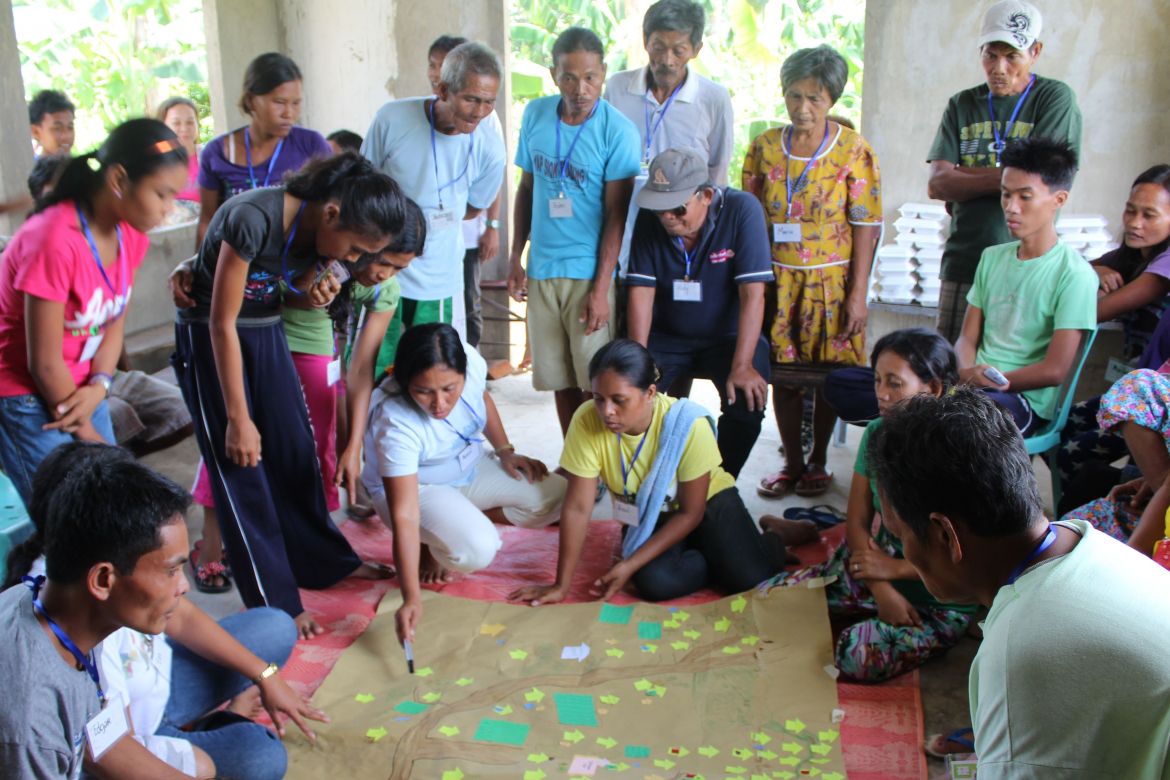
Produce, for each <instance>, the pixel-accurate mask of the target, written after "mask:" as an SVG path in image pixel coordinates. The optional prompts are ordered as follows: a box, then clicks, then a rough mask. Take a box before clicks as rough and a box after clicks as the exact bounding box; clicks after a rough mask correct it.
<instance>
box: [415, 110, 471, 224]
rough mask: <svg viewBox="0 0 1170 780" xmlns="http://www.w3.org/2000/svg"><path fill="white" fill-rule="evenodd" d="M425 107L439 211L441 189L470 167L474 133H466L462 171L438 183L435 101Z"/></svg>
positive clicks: (441, 201)
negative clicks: (437, 190) (448, 179)
mask: <svg viewBox="0 0 1170 780" xmlns="http://www.w3.org/2000/svg"><path fill="white" fill-rule="evenodd" d="M426 107H427V122H428V123H429V124H430V126H431V163H432V164H433V165H434V167H435V186H436V187H438V188H439V210H440V211H441V210H442V209H443V190H445V189H447V188H448V187H450V186H451V185H452V184H454V183H455V182H457V181H459V180H460V179H462V178H463V177H464V176H466V175H467V171H468V169H469V168H471V157H472V155H473V154H474V153H475V134H474V133H468V134H467V162H465V163H463V172H462V173H460V174H459V175H458V176H456V177H455V178H454V179H452V180H451V181H449V182H447V183H446V184H439V149H438V141H437V140H436V135H435V113H434V112H435V101H433V100H432V101H428V102H427V104H426ZM416 116H417V114H416Z"/></svg>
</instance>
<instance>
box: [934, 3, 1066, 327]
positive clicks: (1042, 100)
mask: <svg viewBox="0 0 1170 780" xmlns="http://www.w3.org/2000/svg"><path fill="white" fill-rule="evenodd" d="M1040 31H1041V18H1040V11H1039V10H1037V9H1036V7H1035V6H1033V5H1032V4H1031V3H1027V2H1021V1H1020V0H1002V2H998V3H996V4H995V5H993V6H991V8H989V9H988V11H987V14H986V15H985V16H984V17H983V27H982V30H981V32H980V36H979V51H980V57H981V61H982V65H983V71H984V73H985V74H986V77H987V78H986V82H985V83H983V84H980V85H979V86H976V87H971V88H970V89H965V90H963V91H962V92H959V93H957V94H956V95H954V96H953V97H952V98H951V99H950V102H949V103H948V104H947V108H946V111H945V112H944V113H943V117H942V122H940V123H939V127H938V132H937V134H936V135H935V138H934V143H933V144H932V145H931V147H930V154H929V156H928V157H927V161H928V162H929V163H930V182H929V184H928V192H929V194H930V197H932V198H934V199H936V200H945V201H946V202H947V211H948V212H950V214H951V234H950V236H948V238H947V242H946V249H945V251H944V253H943V262H942V274H941V276H942V290H941V293H940V296H939V312H938V320H937V327H938V330H939V332H941V333H942V334H943V335H944V336H946V338H947V339H948V340H950V341H951V342H952V343H953V342H954V341H955V340H956V339H957V338H958V337H959V330H960V328H961V326H962V323H963V312H964V310H965V309H966V297H967V290H968V289H969V288H970V285H971V283H972V281H973V280H974V278H975V267H976V265H978V263H979V256H980V254H981V253H982V252H983V250H984V249H986V248H987V247H989V246H994V245H996V244H1002V243H1005V242H1007V241H1009V240H1011V239H1010V236H1009V234H1008V230H1007V226H1006V225H1005V224H1004V218H1003V211H1002V210H1001V209H1000V205H999V185H1000V170H999V165H1000V155H1001V154H1002V153H1003V150H1004V149H1005V148H1006V147H1009V146H1011V145H1012V144H1013V143H1015V142H1016V141H1017V140H1018V139H1021V138H1027V137H1029V136H1043V137H1046V138H1052V139H1058V140H1063V141H1068V142H1069V143H1070V144H1071V145H1072V146H1073V148H1074V149H1075V150H1076V151H1077V152H1078V153H1079V151H1080V142H1081V112H1080V109H1079V108H1077V102H1076V96H1075V95H1074V94H1073V92H1072V90H1071V89H1069V87H1068V85H1066V84H1064V83H1063V82H1060V81H1056V80H1054V79H1049V78H1044V77H1043V76H1037V75H1035V74H1033V73H1032V68H1033V66H1034V65H1035V63H1036V60H1037V58H1039V56H1040V51H1041V49H1042V48H1043V44H1042V43H1041V42H1040V40H1039V39H1040Z"/></svg>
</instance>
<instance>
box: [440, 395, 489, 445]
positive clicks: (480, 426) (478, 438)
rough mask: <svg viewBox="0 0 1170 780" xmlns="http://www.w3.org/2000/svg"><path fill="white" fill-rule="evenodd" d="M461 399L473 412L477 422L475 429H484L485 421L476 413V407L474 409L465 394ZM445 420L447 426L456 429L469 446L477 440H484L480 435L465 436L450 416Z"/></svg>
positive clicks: (472, 416) (472, 414)
mask: <svg viewBox="0 0 1170 780" xmlns="http://www.w3.org/2000/svg"><path fill="white" fill-rule="evenodd" d="M459 401H460V402H461V403H462V404H463V405H464V406H466V407H467V411H468V412H469V413H470V414H471V419H472V420H473V421H474V422H475V429H476V430H477V431H479V430H483V423H482V422H481V421H480V419H479V415H478V414H476V413H475V409H473V408H472V407H471V404H469V403H468V402H467V399H466V398H464V397H463V396H459ZM443 422H445V423H447V427H449V428H450V429H451V430H453V431H455V435H456V436H458V437H459V438H460V439H463V443H464V444H466V445H468V446H471V445H472V444H474V443H475V442H482V441H483V438H482V437H479V436H475V437H472V438H468V437H466V436H464V435H463V434H462V433H460V432H459V429H458V428H456V427H455V424H454V423H452V422H451V418H450V417H444V418H443Z"/></svg>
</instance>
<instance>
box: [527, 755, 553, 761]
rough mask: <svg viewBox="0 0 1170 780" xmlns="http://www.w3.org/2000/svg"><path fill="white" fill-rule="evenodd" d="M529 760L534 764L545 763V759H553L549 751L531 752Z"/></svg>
mask: <svg viewBox="0 0 1170 780" xmlns="http://www.w3.org/2000/svg"><path fill="white" fill-rule="evenodd" d="M528 760H529V761H530V762H532V763H533V764H543V763H544V762H545V761H551V760H552V759H550V758H549V756H548V754H547V753H529V754H528Z"/></svg>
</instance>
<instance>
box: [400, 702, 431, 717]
mask: <svg viewBox="0 0 1170 780" xmlns="http://www.w3.org/2000/svg"><path fill="white" fill-rule="evenodd" d="M426 709H427V705H425V704H423V703H421V702H417V701H404V702H402V703H401V704H399V705H398V706H397V707H395V708H394V711H395V712H401V713H402V714H403V715H418V714H419V713H420V712H426Z"/></svg>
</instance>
